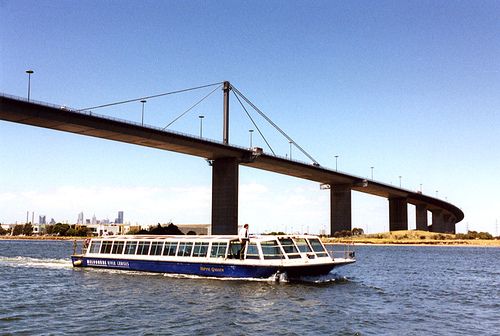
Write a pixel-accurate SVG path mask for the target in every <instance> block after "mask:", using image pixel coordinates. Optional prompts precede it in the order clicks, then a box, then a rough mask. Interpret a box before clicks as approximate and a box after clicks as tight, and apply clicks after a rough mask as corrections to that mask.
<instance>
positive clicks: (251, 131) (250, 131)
mask: <svg viewBox="0 0 500 336" xmlns="http://www.w3.org/2000/svg"><path fill="white" fill-rule="evenodd" d="M248 133H250V148H252V134H253V129H250V130H248Z"/></svg>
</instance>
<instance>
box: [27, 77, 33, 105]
mask: <svg viewBox="0 0 500 336" xmlns="http://www.w3.org/2000/svg"><path fill="white" fill-rule="evenodd" d="M33 72H34V71H33V70H26V73H27V74H28V101H30V93H31V74H32V73H33Z"/></svg>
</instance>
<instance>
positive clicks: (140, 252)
mask: <svg viewBox="0 0 500 336" xmlns="http://www.w3.org/2000/svg"><path fill="white" fill-rule="evenodd" d="M141 246H142V247H141ZM144 247H146V250H144ZM150 249H151V241H150V240H149V241H148V240H139V242H138V244H137V250H136V251H135V254H136V255H149V250H150Z"/></svg>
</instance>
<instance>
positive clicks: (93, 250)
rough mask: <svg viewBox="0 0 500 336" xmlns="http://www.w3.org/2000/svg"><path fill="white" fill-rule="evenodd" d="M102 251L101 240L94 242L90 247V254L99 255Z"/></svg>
mask: <svg viewBox="0 0 500 336" xmlns="http://www.w3.org/2000/svg"><path fill="white" fill-rule="evenodd" d="M99 251H101V241H100V240H92V242H91V243H90V247H89V253H97V254H98V253H99Z"/></svg>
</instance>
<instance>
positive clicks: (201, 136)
mask: <svg viewBox="0 0 500 336" xmlns="http://www.w3.org/2000/svg"><path fill="white" fill-rule="evenodd" d="M198 118H200V138H203V118H205V116H204V115H200V116H198Z"/></svg>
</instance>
